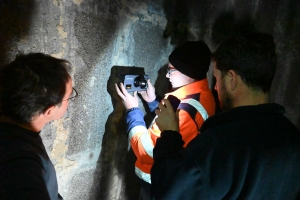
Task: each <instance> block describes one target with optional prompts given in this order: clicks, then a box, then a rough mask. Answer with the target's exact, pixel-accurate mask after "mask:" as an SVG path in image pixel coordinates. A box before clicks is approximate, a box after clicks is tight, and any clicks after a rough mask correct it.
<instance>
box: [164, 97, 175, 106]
mask: <svg viewBox="0 0 300 200" xmlns="http://www.w3.org/2000/svg"><path fill="white" fill-rule="evenodd" d="M163 102H164V106H165V107H166V108H173V107H172V104H171V103H170V101H169V100H168V99H163Z"/></svg>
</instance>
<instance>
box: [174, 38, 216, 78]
mask: <svg viewBox="0 0 300 200" xmlns="http://www.w3.org/2000/svg"><path fill="white" fill-rule="evenodd" d="M210 60H211V52H210V50H209V48H208V46H207V45H206V44H205V43H204V42H202V41H188V42H185V43H184V44H183V45H181V46H179V47H178V48H176V49H175V50H174V51H173V52H172V53H171V54H170V56H169V62H170V63H171V64H172V65H173V66H174V67H175V69H177V70H178V71H180V72H181V73H183V74H185V75H187V76H188V77H190V78H193V79H196V80H202V79H204V78H206V73H207V71H208V69H209V65H210Z"/></svg>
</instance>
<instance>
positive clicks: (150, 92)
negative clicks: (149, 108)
mask: <svg viewBox="0 0 300 200" xmlns="http://www.w3.org/2000/svg"><path fill="white" fill-rule="evenodd" d="M147 83H148V88H147V90H146V91H141V92H139V93H140V94H141V96H142V97H143V99H144V100H145V101H147V102H152V101H154V100H155V99H156V95H155V88H154V87H153V85H152V84H151V82H150V79H148V80H147Z"/></svg>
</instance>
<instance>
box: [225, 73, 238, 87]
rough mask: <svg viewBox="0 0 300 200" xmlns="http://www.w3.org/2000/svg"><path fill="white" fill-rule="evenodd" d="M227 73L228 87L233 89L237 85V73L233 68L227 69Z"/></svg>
mask: <svg viewBox="0 0 300 200" xmlns="http://www.w3.org/2000/svg"><path fill="white" fill-rule="evenodd" d="M227 75H228V76H229V79H230V80H229V82H230V89H231V90H234V89H235V88H236V87H237V84H238V80H237V78H238V77H237V76H238V74H237V73H236V72H235V71H234V70H229V71H228V72H227Z"/></svg>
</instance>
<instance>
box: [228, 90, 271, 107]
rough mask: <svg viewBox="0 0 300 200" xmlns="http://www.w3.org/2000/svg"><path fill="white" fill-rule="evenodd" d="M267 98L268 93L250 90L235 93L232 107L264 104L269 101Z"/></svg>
mask: <svg viewBox="0 0 300 200" xmlns="http://www.w3.org/2000/svg"><path fill="white" fill-rule="evenodd" d="M269 98H270V95H269V93H263V92H262V91H252V90H251V91H250V92H244V93H241V94H240V95H237V97H236V98H235V99H234V101H233V107H239V106H250V105H259V104H265V103H269Z"/></svg>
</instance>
